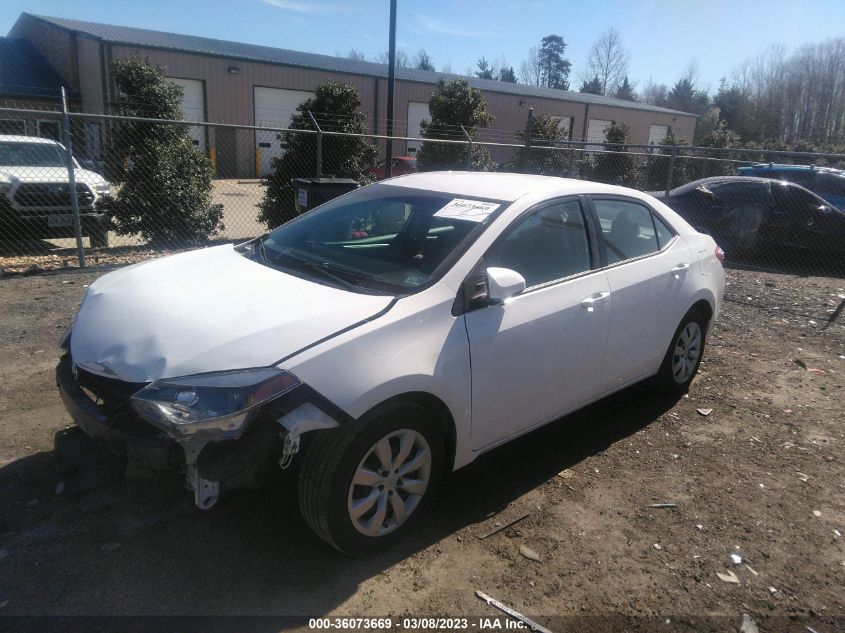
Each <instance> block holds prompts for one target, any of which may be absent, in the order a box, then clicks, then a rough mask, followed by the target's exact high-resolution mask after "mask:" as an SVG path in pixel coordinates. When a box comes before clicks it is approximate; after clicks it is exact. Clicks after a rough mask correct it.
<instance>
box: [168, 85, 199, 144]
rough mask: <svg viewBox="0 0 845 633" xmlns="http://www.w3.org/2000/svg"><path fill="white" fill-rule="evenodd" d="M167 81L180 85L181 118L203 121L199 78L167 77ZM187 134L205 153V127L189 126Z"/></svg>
mask: <svg viewBox="0 0 845 633" xmlns="http://www.w3.org/2000/svg"><path fill="white" fill-rule="evenodd" d="M167 80H168V81H172V82H173V83H175V84H177V85H179V86H182V120H183V121H202V122H203V123H205V86H203V82H202V81H201V80H199V79H177V78H176V77H168V78H167ZM188 134H190V135H191V139H192V140H193V141H194V145H196V146H197V147H198V148H199V149H200V151H202V152H203V153H205V128H204V127H201V126H196V127H189V128H188Z"/></svg>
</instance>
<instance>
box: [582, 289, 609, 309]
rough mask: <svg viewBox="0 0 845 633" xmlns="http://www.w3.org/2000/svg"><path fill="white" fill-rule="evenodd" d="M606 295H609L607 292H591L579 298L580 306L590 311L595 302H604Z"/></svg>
mask: <svg viewBox="0 0 845 633" xmlns="http://www.w3.org/2000/svg"><path fill="white" fill-rule="evenodd" d="M608 297H610V293H609V292H597V293H596V294H592V295H590V296H589V297H584V298H583V299H581V307H582V308H586V309H587V312H592V311H593V308H595V307H596V304H599V303H604V302H605V301H606V300H607V298H608Z"/></svg>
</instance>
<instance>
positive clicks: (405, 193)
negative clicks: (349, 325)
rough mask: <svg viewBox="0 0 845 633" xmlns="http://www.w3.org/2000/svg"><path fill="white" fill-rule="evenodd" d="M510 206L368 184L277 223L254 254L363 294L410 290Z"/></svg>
mask: <svg viewBox="0 0 845 633" xmlns="http://www.w3.org/2000/svg"><path fill="white" fill-rule="evenodd" d="M505 206H506V203H504V202H502V201H500V200H483V199H478V198H472V199H468V198H464V197H461V196H458V195H453V194H446V193H436V192H430V191H425V190H420V189H409V188H403V187H396V186H392V185H384V184H375V185H370V186H368V187H364V188H363V189H358V190H356V191H354V192H352V193H350V194H347V195H345V196H343V197H341V198H337V199H335V200H332V201H330V202H328V203H326V204H324V205H322V206H320V207H318V208H317V209H315V210H314V211H312V212H310V213H307V214H305V215H303V216H301V217H299V218H297V219H295V220H293V221H291V222H289V223H287V224H285V225H283V226H281V227H279V228H278V229H276V230H275V231H273V232H272V233H270V234H268V235H266V236H265V237H264V238H261V239H260V240H259V241H257V242H255V243H254V246H253V248H252V249H251V250H252V257H253V258H254V259H256V260H257V261H260V262H263V263H265V264H267V265H270V266H273V267H278V268H281V269H287V270H294V271H297V272H299V273H303V274H305V275H307V276H308V277H309V278H312V279H315V280H318V281H321V282H329V283H332V284H335V285H340V286H343V287H346V288H348V289H351V290H355V291H359V292H367V291H371V292H383V293H389V294H405V293H408V292H413V291H414V290H415V289H418V288H420V287H422V286H424V285H426V284H428V283H429V282H433V281H435V280H436V279H437V278H439V276H440V275H441V274H442V273H443V272H445V269H446V268H447V267H448V265H449V264H450V263H452V262H453V261H454V259H455V258H456V257H457V256H459V255H460V253H462V252H463V251H464V250H465V249H466V247H467V246H468V245H469V244H470V243H471V242H472V241H473V240H475V238H476V237H477V236H478V235H479V234H480V233H481V232H482V231H483V230H484V229H485V228H486V226H487V225H488V224H489V223H490V221H491V220H492V218H493V217H494V216H495V215H496V214H498V213H500V212H501V211H502V210H503V209H504V207H505Z"/></svg>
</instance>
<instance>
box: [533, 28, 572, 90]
mask: <svg viewBox="0 0 845 633" xmlns="http://www.w3.org/2000/svg"><path fill="white" fill-rule="evenodd" d="M565 52H566V42H564V41H563V38H562V37H561V36H560V35H547V36H546V37H544V38H543V40H542V41H541V43H540V52H539V54H538V65H539V68H540V85H541V86H545V87H546V88H558V89H559V90H569V70H570V68H571V67H572V64H571V63H570V61H569V60H568V59H566V58H565V57H564V56H563V54H564V53H565Z"/></svg>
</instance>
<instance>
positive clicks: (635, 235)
mask: <svg viewBox="0 0 845 633" xmlns="http://www.w3.org/2000/svg"><path fill="white" fill-rule="evenodd" d="M593 204H594V205H595V207H596V214H597V215H598V216H599V224H600V225H601V232H602V235H603V236H604V244H605V247H606V249H605V250H606V251H607V263H608V264H616V263H617V262H622V261H625V260H626V259H633V258H634V257H641V256H643V255H648V254H649V253H656V252H657V251H658V250H660V246H659V243H658V237H657V232H656V231H655V230H654V222H653V221H652V213H651V210H650V209H649V208H647V207H645V206H643V205H641V204H637V203H636V202H628V201H626V200H594V201H593ZM663 228H665V229H668V227H665V226H664V227H663ZM668 239H671V237H669V238H668ZM668 239H667V241H668Z"/></svg>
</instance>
